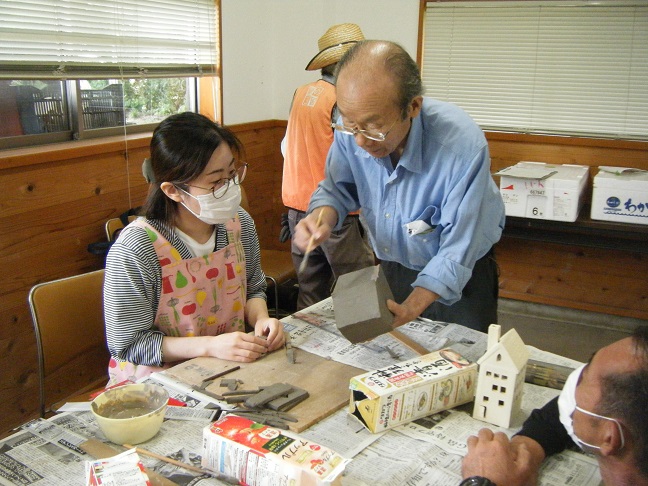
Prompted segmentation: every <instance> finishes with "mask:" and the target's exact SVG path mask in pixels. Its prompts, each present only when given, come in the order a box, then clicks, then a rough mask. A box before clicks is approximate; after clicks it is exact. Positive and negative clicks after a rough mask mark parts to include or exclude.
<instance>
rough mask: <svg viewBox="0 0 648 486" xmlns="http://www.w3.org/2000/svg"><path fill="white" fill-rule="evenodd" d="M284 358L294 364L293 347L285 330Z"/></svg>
mask: <svg viewBox="0 0 648 486" xmlns="http://www.w3.org/2000/svg"><path fill="white" fill-rule="evenodd" d="M285 336H286V343H285V347H286V359H287V360H288V363H290V364H295V362H296V361H295V348H293V346H292V342H291V341H290V333H289V332H286V333H285Z"/></svg>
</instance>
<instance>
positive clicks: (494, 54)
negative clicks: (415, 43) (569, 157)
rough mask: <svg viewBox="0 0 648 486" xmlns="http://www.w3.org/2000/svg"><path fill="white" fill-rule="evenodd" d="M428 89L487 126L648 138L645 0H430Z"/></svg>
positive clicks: (424, 62)
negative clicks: (438, 0)
mask: <svg viewBox="0 0 648 486" xmlns="http://www.w3.org/2000/svg"><path fill="white" fill-rule="evenodd" d="M424 30H425V34H424V42H423V56H422V76H423V82H424V84H425V86H426V89H427V91H426V94H427V95H429V96H432V97H434V98H438V99H443V100H447V101H450V102H453V103H456V104H457V105H459V106H461V107H462V108H464V109H465V110H466V111H467V112H468V113H469V114H470V115H471V116H472V117H473V118H474V119H475V121H476V122H477V123H479V124H480V126H481V127H482V128H484V129H489V130H501V131H519V132H530V133H549V134H565V135H577V136H596V137H608V138H624V139H647V138H648V2H646V1H644V0H638V1H633V2H620V1H616V2H608V3H605V2H600V1H597V2H584V1H580V2H579V1H570V2H569V3H568V4H567V3H564V4H563V3H562V2H556V1H544V2H511V1H508V2H497V1H493V2H433V3H428V4H427V6H426V12H425V22H424Z"/></svg>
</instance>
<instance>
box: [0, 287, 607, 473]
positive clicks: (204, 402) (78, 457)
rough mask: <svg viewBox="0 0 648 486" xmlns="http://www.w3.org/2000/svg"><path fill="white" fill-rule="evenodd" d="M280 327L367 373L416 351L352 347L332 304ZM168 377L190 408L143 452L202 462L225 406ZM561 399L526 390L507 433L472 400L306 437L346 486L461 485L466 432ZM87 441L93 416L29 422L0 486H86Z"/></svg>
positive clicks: (426, 340)
mask: <svg viewBox="0 0 648 486" xmlns="http://www.w3.org/2000/svg"><path fill="white" fill-rule="evenodd" d="M283 322H284V325H285V328H286V329H287V330H288V331H289V332H290V333H291V337H292V342H293V345H294V346H297V347H300V348H301V349H304V350H306V351H309V352H311V353H314V354H317V355H319V356H322V357H327V358H329V359H335V360H337V361H340V362H342V363H346V364H349V365H352V366H356V367H358V368H361V369H365V370H367V371H369V370H372V369H376V368H381V367H384V366H388V365H390V364H394V363H396V362H400V361H404V360H406V359H409V358H412V357H414V356H415V353H414V351H412V350H411V349H410V348H409V347H407V346H405V345H404V344H403V343H402V342H401V341H399V340H397V339H395V338H393V337H392V336H390V335H383V336H379V337H378V338H376V339H374V340H372V341H370V342H367V343H363V344H359V345H353V344H351V343H350V342H349V341H348V340H346V338H344V337H343V336H342V335H341V334H340V333H339V332H338V331H337V328H336V326H335V320H334V314H333V308H332V301H331V299H327V300H325V301H323V302H320V303H319V304H316V305H315V306H312V307H309V308H308V309H305V310H304V311H302V312H299V313H297V314H295V315H293V316H289V317H287V318H284V319H283ZM399 330H400V331H401V332H403V333H404V334H405V335H406V336H408V337H409V338H410V339H412V340H414V341H415V342H417V343H419V344H421V345H422V346H424V347H425V348H426V349H428V350H429V351H435V350H437V349H441V348H443V347H451V348H453V349H455V350H456V351H458V352H459V353H461V354H462V355H464V356H465V357H467V358H468V359H470V360H471V361H476V360H478V359H479V357H480V356H481V355H482V354H483V353H484V351H485V349H486V335H485V334H483V333H480V332H477V331H473V330H471V329H468V328H465V327H463V326H459V325H456V324H447V323H442V322H434V321H429V320H425V319H418V320H416V321H412V322H410V323H408V324H406V325H405V326H402V327H401V328H399ZM529 349H530V351H531V357H532V358H533V359H536V360H540V361H545V362H549V363H554V364H558V365H561V366H570V367H574V368H575V367H576V366H578V365H579V364H580V363H579V362H577V361H574V360H569V359H567V358H563V357H561V356H557V355H555V354H552V353H547V352H544V351H541V350H539V349H537V348H533V347H529ZM168 378H169V377H167V376H165V375H164V374H163V373H161V374H154V375H152V376H151V377H149V378H148V379H147V380H150V381H153V382H155V383H158V384H161V385H162V386H164V387H165V388H167V389H168V390H169V393H170V395H171V396H172V397H173V398H175V399H177V400H180V401H182V402H184V403H185V404H186V406H185V407H181V408H179V409H178V410H174V411H171V412H170V413H169V414H167V419H166V420H165V421H164V423H163V424H162V428H161V431H160V433H159V434H158V435H156V436H155V437H154V438H153V439H151V440H150V441H148V442H146V443H145V444H143V445H142V446H143V447H145V448H146V449H147V450H149V451H151V452H154V453H157V454H162V455H166V456H168V457H170V458H172V459H176V460H179V461H182V462H185V463H188V464H193V465H200V454H201V451H202V430H203V428H204V427H205V426H206V425H207V424H208V423H210V421H211V420H212V418H213V415H212V413H213V409H214V408H215V407H218V406H219V405H221V404H220V403H218V402H217V401H215V400H214V399H213V398H211V397H209V396H207V395H204V394H202V393H201V392H200V390H194V389H192V388H191V387H189V386H187V385H186V384H183V383H180V382H177V381H173V380H169V379H168ZM558 393H559V392H558V390H554V389H552V388H543V387H539V386H536V385H531V384H526V385H525V389H524V395H523V400H522V412H521V414H520V416H519V417H516V418H515V420H514V425H513V427H512V428H511V429H501V428H498V427H495V426H492V425H490V424H486V423H483V422H480V421H477V420H474V419H473V418H472V417H471V415H470V409H471V406H470V404H469V405H465V406H462V407H459V408H458V409H454V410H448V411H444V412H441V413H439V414H436V415H432V416H430V417H426V418H423V419H420V420H416V421H415V422H412V423H409V424H406V425H402V426H400V427H398V428H396V429H393V430H389V431H387V432H384V433H382V434H371V433H370V432H369V431H367V430H366V429H365V428H364V427H363V426H362V425H361V424H359V423H358V422H357V420H355V419H354V418H353V417H351V416H349V415H348V413H347V411H346V410H345V409H344V410H340V411H338V412H337V413H335V414H333V415H331V416H330V417H328V418H327V419H325V420H323V421H321V422H319V423H318V424H316V425H315V426H313V427H311V428H310V429H308V430H306V431H304V432H303V433H302V434H301V435H303V436H304V437H305V438H307V439H309V440H311V441H313V442H316V443H319V444H322V445H324V446H326V447H329V448H331V449H333V450H335V451H336V452H337V453H339V454H341V455H342V456H344V457H346V458H352V459H353V460H352V461H351V462H350V463H349V464H348V465H347V467H346V470H345V472H344V475H343V477H342V484H343V485H345V486H346V485H350V486H361V485H372V486H373V485H385V486H392V485H393V486H396V485H399V486H400V485H408V486H418V485H420V486H423V485H436V484H448V485H452V484H458V483H459V482H460V480H461V460H462V458H463V455H464V454H465V453H466V439H467V438H468V437H469V436H470V435H472V434H475V433H477V431H478V430H479V429H480V428H482V427H490V428H491V429H493V430H501V431H502V432H504V433H506V434H507V435H509V436H511V435H512V434H513V433H514V432H515V431H516V430H517V429H518V428H519V426H521V424H522V421H523V420H524V418H526V417H527V416H528V415H529V414H530V413H531V411H532V410H533V409H534V408H537V407H540V406H542V405H544V404H545V403H546V402H547V401H549V400H550V399H552V398H553V397H555V396H556V395H557V394H558ZM170 408H171V407H170ZM173 408H177V407H173ZM223 408H226V407H223ZM90 438H92V439H97V440H100V441H102V442H107V440H106V439H105V437H104V436H103V434H102V433H101V430H100V429H99V428H98V426H97V424H96V422H95V420H94V417H93V415H92V413H91V412H88V411H79V412H73V413H63V414H59V415H56V416H54V417H52V418H50V419H48V420H38V421H34V422H32V423H30V424H27V425H26V426H25V428H23V429H22V430H20V431H19V432H17V433H15V434H14V435H12V436H11V437H9V438H7V439H4V440H3V441H0V484H2V485H31V484H35V485H58V484H66V485H68V484H69V485H77V484H78V485H83V484H84V478H85V473H84V465H85V461H86V460H89V459H90V457H88V455H87V454H86V453H85V452H84V451H83V450H82V449H81V444H82V443H83V442H84V441H85V440H87V439H90ZM113 447H115V448H116V449H117V450H118V451H121V450H122V448H121V447H118V446H113ZM394 451H398V454H395V453H394ZM141 459H142V461H143V462H144V465H145V466H146V467H147V468H149V469H151V470H153V471H155V472H157V473H159V474H161V475H163V476H165V477H166V478H168V479H170V480H171V481H173V482H175V483H176V484H179V485H181V486H185V485H186V486H208V485H220V484H227V483H225V482H222V481H219V480H217V479H215V478H213V477H209V476H205V475H203V476H199V475H197V474H196V473H192V472H190V471H186V470H184V469H182V468H179V467H176V466H173V465H170V464H168V463H165V462H161V461H158V460H157V459H152V458H150V457H148V456H141ZM567 478H569V484H570V486H590V485H596V484H599V483H600V477H599V470H598V464H597V462H596V460H595V459H594V458H592V457H590V456H587V455H585V454H582V453H577V452H571V451H567V452H564V453H562V454H559V455H557V456H554V457H552V458H550V459H549V460H547V461H545V463H544V465H543V467H542V470H541V472H540V480H539V484H540V485H542V486H558V485H561V486H563V485H564V484H567Z"/></svg>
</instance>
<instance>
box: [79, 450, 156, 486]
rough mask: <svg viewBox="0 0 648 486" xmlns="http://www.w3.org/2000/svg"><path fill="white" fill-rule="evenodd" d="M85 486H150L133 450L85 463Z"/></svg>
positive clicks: (140, 462)
mask: <svg viewBox="0 0 648 486" xmlns="http://www.w3.org/2000/svg"><path fill="white" fill-rule="evenodd" d="M85 466H86V467H85V470H86V486H151V481H150V480H149V477H148V475H147V474H146V473H145V472H144V465H143V464H142V461H141V460H140V458H139V455H138V454H137V452H136V451H135V449H129V450H127V451H126V452H122V453H121V454H117V455H116V456H113V457H109V458H107V459H99V460H96V461H86V464H85Z"/></svg>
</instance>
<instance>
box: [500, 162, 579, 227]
mask: <svg viewBox="0 0 648 486" xmlns="http://www.w3.org/2000/svg"><path fill="white" fill-rule="evenodd" d="M588 174H589V167H588V166H586V165H574V164H562V165H561V164H547V163H544V162H526V161H523V162H518V163H517V164H515V165H513V166H511V167H506V168H505V169H502V170H500V171H499V172H496V173H495V174H494V175H496V176H500V177H501V178H500V193H501V195H502V199H503V200H504V208H505V211H506V215H507V216H519V217H523V218H535V219H549V220H554V221H570V222H573V221H576V218H577V217H578V212H579V211H580V209H581V207H582V205H583V199H584V197H583V196H584V193H585V187H586V185H587V180H588Z"/></svg>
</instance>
